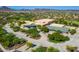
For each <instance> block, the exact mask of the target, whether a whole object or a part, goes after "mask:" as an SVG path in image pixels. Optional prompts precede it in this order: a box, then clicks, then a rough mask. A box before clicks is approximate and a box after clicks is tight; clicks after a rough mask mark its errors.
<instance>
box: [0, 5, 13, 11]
mask: <svg viewBox="0 0 79 59" xmlns="http://www.w3.org/2000/svg"><path fill="white" fill-rule="evenodd" d="M0 11H14V9H11V8H9V7H6V6H2V7H0Z"/></svg>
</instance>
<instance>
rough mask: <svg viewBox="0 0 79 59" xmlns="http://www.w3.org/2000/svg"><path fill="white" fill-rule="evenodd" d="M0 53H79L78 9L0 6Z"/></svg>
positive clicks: (77, 7) (73, 7)
mask: <svg viewBox="0 0 79 59" xmlns="http://www.w3.org/2000/svg"><path fill="white" fill-rule="evenodd" d="M0 52H79V6H0Z"/></svg>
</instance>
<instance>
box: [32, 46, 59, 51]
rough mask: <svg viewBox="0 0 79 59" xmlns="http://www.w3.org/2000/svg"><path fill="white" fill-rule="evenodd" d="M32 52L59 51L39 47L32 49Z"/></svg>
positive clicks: (52, 48)
mask: <svg viewBox="0 0 79 59" xmlns="http://www.w3.org/2000/svg"><path fill="white" fill-rule="evenodd" d="M32 52H59V50H58V49H57V48H54V47H43V46H39V47H38V48H36V49H32Z"/></svg>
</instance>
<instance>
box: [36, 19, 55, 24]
mask: <svg viewBox="0 0 79 59" xmlns="http://www.w3.org/2000/svg"><path fill="white" fill-rule="evenodd" d="M53 21H54V19H39V20H36V21H35V24H36V25H47V24H49V23H51V22H53Z"/></svg>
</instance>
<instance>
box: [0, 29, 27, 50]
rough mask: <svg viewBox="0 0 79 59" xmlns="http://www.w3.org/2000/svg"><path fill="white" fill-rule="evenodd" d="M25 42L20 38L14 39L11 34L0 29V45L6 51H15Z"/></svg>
mask: <svg viewBox="0 0 79 59" xmlns="http://www.w3.org/2000/svg"><path fill="white" fill-rule="evenodd" d="M25 42H26V41H25V40H24V39H22V38H18V37H16V36H15V35H14V34H12V33H7V32H4V30H3V29H2V28H0V43H1V44H2V46H3V47H4V48H6V49H16V48H19V47H20V46H22V45H24V44H25Z"/></svg>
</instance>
